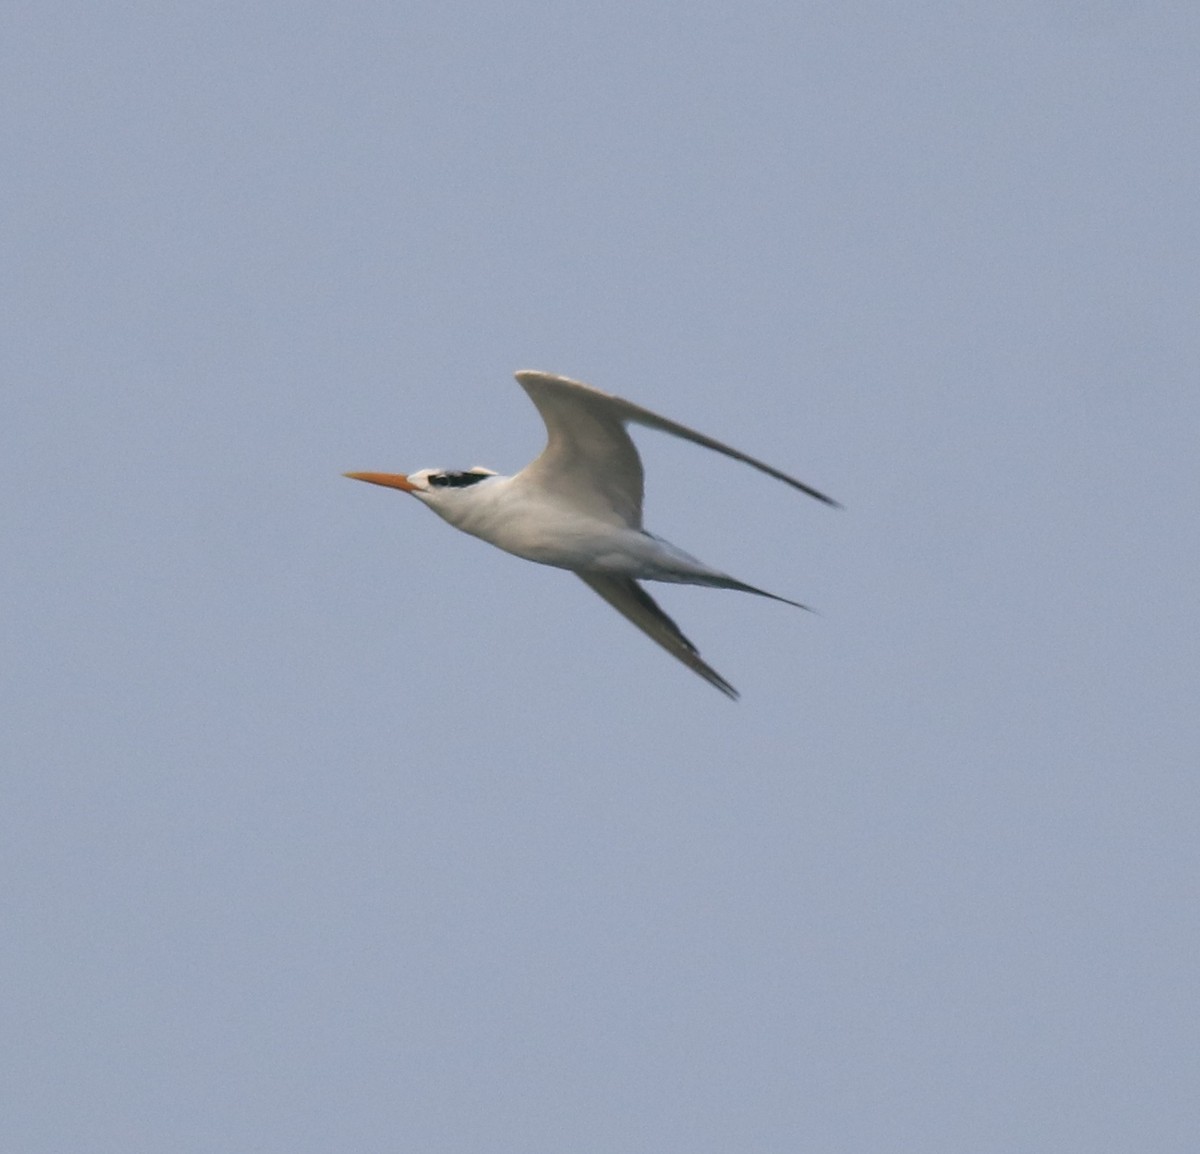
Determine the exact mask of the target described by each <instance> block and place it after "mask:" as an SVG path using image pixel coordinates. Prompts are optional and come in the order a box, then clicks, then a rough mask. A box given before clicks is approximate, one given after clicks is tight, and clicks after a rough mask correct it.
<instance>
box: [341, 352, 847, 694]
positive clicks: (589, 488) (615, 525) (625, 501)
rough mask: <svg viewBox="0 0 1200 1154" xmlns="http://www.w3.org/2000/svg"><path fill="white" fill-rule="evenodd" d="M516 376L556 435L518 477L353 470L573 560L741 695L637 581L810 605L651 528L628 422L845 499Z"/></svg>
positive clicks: (708, 442)
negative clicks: (708, 561)
mask: <svg viewBox="0 0 1200 1154" xmlns="http://www.w3.org/2000/svg"><path fill="white" fill-rule="evenodd" d="M516 378H517V381H518V382H519V383H520V385H521V387H522V388H523V389H524V390H525V392H526V393H528V394H529V399H530V400H531V401H533V403H534V404H535V405H536V406H537V410H538V412H539V413H540V414H541V416H542V420H543V421H545V423H546V432H547V434H548V439H547V443H546V447H545V449H544V450H543V451H542V453H541V455H540V456H539V457H538V458H537V459H536V460H535V461H533V462H531V463H530V464H528V465H526V466H525V468H524V469H522V470H521V471H520V472H519V473H517V475H516V476H515V477H504V476H501V475H500V474H498V473H495V472H493V471H492V470H491V469H484V468H482V467H480V466H476V467H474V468H472V469H467V470H465V471H463V472H447V471H445V470H443V469H422V470H420V472H417V473H409V474H403V473H346V474H345V476H347V477H352V478H353V479H354V480H356V481H369V482H371V483H372V484H374V485H386V486H388V487H390V488H393V489H400V490H402V491H403V492H405V493H411V494H412V495H413V496H414V497H416V498H417V500H419V501H421V502H422V503H423V504H425V505H428V506H429V508H430V509H432V510H433V511H434V512H435V513H436V514H437V515H438V516H439V517H441V518H442V519H443V520H446V521H449V522H450V524H451V525H453V526H454V527H455V528H456V529H461V530H462V531H463V532H464V533H470V534H471V535H472V536H475V537H480V538H482V539H483V540H484V541H487V542H489V543H490V544H492V545H495V546H497V548H500V549H503V550H504V551H505V552H507V553H514V554H516V555H517V556H518V557H524V558H526V559H527V560H529V561H537V562H538V563H540V564H542V565H553V566H555V567H557V568H559V569H569V570H570V571H571V572H572V573H574V574H576V575H577V576H578V577H579V578H580V579H581V580H582V581H583V582H584V583H585V584H587V585H589V586H590V587H591V588H592V589H594V590H595V591H596V592H597V593H599V594H600V596H601V597H603V598H604V600H605V601H607V602H608V603H609V604H610V605H611V606H612V607H613V608H614V609H616V610H617V611H618V612H619V613H623V614H624V615H625V616H626V617H627V618H628V619H629V620H630V621H632V622H633V624H634V625H636V626H637V627H638V628H639V629H641V630H642V631H643V632H644V633H645V634H646V635H647V636H649V637H651V638H652V639H653V640H654V641H657V642H658V644H659V645H661V646H662V647H663V648H664V649H665V650H666V651H667V652H668V653H670V654H671V655H672V656H673V657H676V658H678V659H679V660H680V661H682V662H683V664H684V665H686V666H687V667H688V668H689V669H692V670H694V671H695V672H696V673H698V674H699V675H700V676H701V677H703V678H704V679H705V680H706V681H708V682H709V683H710V684H712V685H715V686H716V687H717V688H718V689H719V690H721V692H722V693H725V694H728V696H730V697H732V698H735V699H736V698H737V696H738V693H737V690H736V689H734V688H733V686H732V685H730V684H729V682H728V681H726V680H725V679H724V678H723V677H722V676H721V675H720V674H719V673H717V671H716V670H715V669H713V668H711V667H710V666H709V665H706V664H705V663H704V662H703V661H701V659H700V654H699V652H698V651H697V649H696V647H695V646H694V645H693V644H692V643H691V642H690V641H689V640H688V639H687V638H686V637H685V636H684V635H683V633H682V632H680V629H679V626H677V625H676V624H675V622H674V621H672V620H671V618H670V617H668V616H667V615H666V614H665V613H664V612H663V611H662V610H661V609H660V608H659V607H658V605H657V604H656V603H655V602H654V600H653V599H652V598H651V597H650V595H649V594H648V593H647V592H646V591H645V590H644V589H643V588H642V587H641V586H640V585H639V584H638V582H639V581H671V582H677V583H683V584H688V585H712V586H716V587H718V588H721V589H740V590H741V591H742V592H744V593H755V594H757V595H758V596H760V597H770V598H771V599H772V600H773V601H783V602H785V603H786V604H788V605H795V606H796V607H797V608H799V609H805V608H807V606H804V605H801V604H800V603H799V602H797V601H789V600H788V599H787V598H786V597H778V596H776V595H775V594H774V593H768V592H766V590H764V589H756V588H755V587H754V586H753V585H747V584H746V583H745V582H743V581H738V580H737V579H736V578H733V577H730V576H729V575H728V574H727V573H721V572H720V571H718V570H716V569H712V568H710V567H709V566H707V565H705V564H704V563H703V562H702V561H698V560H697V559H696V558H695V557H692V556H690V555H689V554H687V553H685V552H684V551H683V550H682V549H677V548H676V547H675V546H674V545H672V544H670V543H669V542H667V541H664V540H663V539H662V538H661V537H655V536H653V535H652V534H650V533H647V532H646V531H645V530H644V529H643V528H642V491H643V483H642V462H641V459H640V458H639V457H638V452H637V449H636V448H635V447H634V444H633V441H632V440H631V439H630V436H629V433H628V432H627V431H626V429H625V426H626V425H627V424H636V425H645V426H646V427H647V428H651V429H658V430H660V431H661V432H664V433H671V434H673V435H674V436H676V437H682V438H683V439H684V440H687V441H692V442H694V443H695V444H697V445H703V446H704V447H705V448H707V449H714V450H716V451H717V452H718V453H724V454H725V455H726V456H727V457H733V458H734V459H735V460H738V461H744V462H745V463H746V464H747V465H753V466H754V468H756V469H760V470H762V472H764V473H767V474H768V475H770V476H772V477H775V478H777V479H778V480H780V481H784V482H786V483H787V484H789V485H791V486H792V487H793V488H796V489H799V490H800V491H801V492H802V493H807V494H808V495H809V496H810V497H815V498H816V499H817V500H818V501H823V502H824V503H825V504H826V505H833V506H835V507H836V506H837V502H836V501H834V500H833V499H832V498H830V497H827V496H825V494H824V493H820V492H818V491H817V490H816V489H813V488H811V487H810V486H808V485H805V484H803V483H802V482H800V481H797V480H796V478H795V477H789V476H788V475H787V474H786V473H782V472H780V471H779V470H778V469H773V468H772V467H771V466H770V465H767V464H764V463H763V462H762V461H758V460H755V458H754V457H751V456H748V455H747V454H746V453H741V452H738V450H737V449H732V448H730V447H729V446H728V445H723V444H722V443H721V442H720V441H715V440H713V439H712V438H711V437H706V436H704V434H703V433H697V432H695V431H694V430H692V429H688V428H685V427H684V426H683V425H679V424H676V423H675V422H674V421H669V420H667V419H666V418H665V417H660V416H658V415H657V414H655V413H652V412H650V411H649V410H648V409H643V408H641V407H640V406H638V405H635V404H632V403H631V402H629V401H624V400H622V399H621V398H620V397H614V396H611V395H610V394H608V393H603V392H601V391H600V390H599V389H596V388H593V387H592V386H591V385H585V384H582V383H581V382H579V381H572V380H570V379H568V378H567V377H556V376H553V375H551V374H549V373H538V372H529V371H523V372H519V373H517V374H516Z"/></svg>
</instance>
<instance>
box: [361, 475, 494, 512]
mask: <svg viewBox="0 0 1200 1154" xmlns="http://www.w3.org/2000/svg"><path fill="white" fill-rule="evenodd" d="M343 475H344V476H346V477H350V478H352V479H353V480H355V481H369V482H370V483H371V484H372V485H385V486H386V487H387V488H389V489H399V490H401V492H404V493H411V494H412V495H413V496H414V497H416V498H418V499H419V500H420V501H422V502H424V503H425V504H426V505H430V506H432V507H433V508H435V509H438V508H439V507H442V508H444V507H445V506H446V505H447V504H450V503H453V502H454V501H457V500H458V499H459V498H460V497H461V495H462V494H463V493H464V492H466V491H467V490H468V489H470V487H471V486H472V485H477V484H478V483H479V482H480V481H485V480H487V478H488V477H495V476H497V475H498V474H497V473H495V472H494V471H493V470H491V469H485V468H484V467H483V466H482V465H476V466H474V468H471V469H465V470H463V471H462V472H454V471H452V470H448V469H421V470H420V471H419V472H416V473H408V474H405V473H345V474H343Z"/></svg>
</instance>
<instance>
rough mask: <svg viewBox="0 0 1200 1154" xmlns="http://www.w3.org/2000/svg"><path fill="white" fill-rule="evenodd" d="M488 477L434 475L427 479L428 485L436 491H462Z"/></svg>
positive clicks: (480, 475) (452, 474)
mask: <svg viewBox="0 0 1200 1154" xmlns="http://www.w3.org/2000/svg"><path fill="white" fill-rule="evenodd" d="M488 476H490V474H488V473H434V474H433V476H431V477H430V478H429V483H430V484H431V485H433V486H434V488H436V489H444V488H450V489H463V488H466V486H467V485H474V484H475V482H476V481H482V480H485V479H486V478H487V477H488Z"/></svg>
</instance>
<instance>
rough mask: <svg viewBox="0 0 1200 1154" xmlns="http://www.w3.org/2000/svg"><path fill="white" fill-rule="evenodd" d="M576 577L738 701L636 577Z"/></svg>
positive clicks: (581, 575)
mask: <svg viewBox="0 0 1200 1154" xmlns="http://www.w3.org/2000/svg"><path fill="white" fill-rule="evenodd" d="M576 576H578V578H579V579H580V580H581V581H582V582H584V584H586V585H589V586H591V588H593V589H594V590H595V591H596V592H597V593H599V594H600V596H601V597H603V598H604V600H605V601H607V602H608V603H609V604H610V605H611V606H612V607H613V608H614V609H615V610H616V611H617V612H618V613H621V614H623V615H624V616H625V617H627V618H628V619H629V620H630V621H632V622H633V623H634V625H636V626H637V627H638V628H639V629H640V630H641V631H642V632H643V633H645V634H646V636H647V637H649V638H651V639H652V640H654V641H657V642H658V644H659V645H661V646H662V647H663V648H664V649H665V650H666V651H667V652H668V653H669V654H670V655H671V656H672V657H675V658H678V659H679V660H680V661H682V662H683V663H684V665H686V666H687V667H688V668H689V669H691V670H693V671H694V672H696V673H698V674H700V676H701V677H703V678H704V680H705V681H707V682H708V683H709V685H715V686H716V687H717V688H718V689H719V690H720V691H721V692H722V693H724V694H725V695H726V696H728V697H732V698H733V700H734V701H736V700H737V698H738V691H737V690H736V689H734V687H733V686H732V685H730V684H729V682H728V681H726V680H725V678H723V677H722V676H721V675H720V674H719V673H718V672H717V671H716V670H715V669H713V668H712V666H710V665H706V664H705V663H704V662H703V661H701V660H700V654H699V653H698V652H697V651H696V647H695V646H694V645H693V644H692V643H691V642H690V641H689V640H688V639H687V638H686V637H684V635H683V633H682V632H680V629H679V626H678V625H676V624H675V622H674V621H672V620H671V619H670V618H669V617H668V616H667V615H666V614H665V613H664V612H663V611H662V610H661V609H660V608H659V607H658V603H657V602H656V601H655V600H654V598H653V597H651V596H650V594H649V593H647V592H646V590H645V589H643V588H642V587H641V586H640V585H639V584H638V583H637V582H636V581H634V580H633V578H631V577H599V576H597V575H596V574H594V573H578V574H576Z"/></svg>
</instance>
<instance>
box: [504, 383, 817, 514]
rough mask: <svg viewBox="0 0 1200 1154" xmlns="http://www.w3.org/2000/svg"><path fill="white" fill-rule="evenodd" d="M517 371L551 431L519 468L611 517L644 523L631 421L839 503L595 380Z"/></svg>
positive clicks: (593, 511) (639, 468)
mask: <svg viewBox="0 0 1200 1154" xmlns="http://www.w3.org/2000/svg"><path fill="white" fill-rule="evenodd" d="M516 377H517V381H518V382H519V383H520V385H521V387H522V388H523V389H524V390H525V392H526V393H528V394H529V399H530V400H532V401H533V403H534V404H535V405H536V406H537V410H538V412H539V413H541V415H542V420H543V421H545V422H546V431H547V433H548V440H547V442H546V448H545V449H544V450H543V452H542V454H541V456H540V457H538V458H537V460H535V461H534V462H533V463H532V464H530V465H529V466H527V467H526V468H525V469H524V470H522V472H521V473H520V474H518V475H519V476H523V477H526V478H528V479H529V480H530V481H533V482H535V483H537V484H538V485H539V486H544V487H546V488H548V489H549V490H551V491H557V492H562V493H563V494H564V495H565V496H566V497H567V498H568V499H569V500H570V501H571V503H572V504H575V505H578V506H580V507H582V508H585V509H586V510H587V511H588V512H589V513H591V514H593V515H595V516H598V517H600V518H602V519H604V520H607V521H609V522H611V523H614V524H623V525H626V526H629V527H630V528H635V529H640V528H641V525H642V489H643V483H642V463H641V460H640V459H639V458H638V454H637V449H636V448H635V447H634V444H633V441H632V440H631V439H630V437H629V434H628V433H627V432H626V430H625V425H626V424H627V423H632V424H636V425H644V426H645V427H646V428H648V429H658V430H659V431H660V432H663V433H670V434H671V435H672V436H674V437H681V438H682V439H683V440H685V441H691V442H692V443H693V444H696V445H702V446H703V447H704V448H706V449H712V450H714V451H715V452H717V453H724V455H725V456H727V457H732V458H733V459H734V460H735V461H742V462H744V463H745V464H747V465H751V466H753V467H754V468H755V469H758V470H760V471H761V472H763V473H766V474H767V476H769V477H774V478H776V479H777V480H779V481H783V482H784V483H785V484H787V485H791V486H792V488H794V489H799V490H800V492H802V493H807V494H808V495H809V496H810V497H815V498H816V499H817V500H818V501H823V502H824V503H825V504H826V505H834V506H836V505H837V502H836V501H835V500H833V499H832V498H831V497H827V496H826V495H825V494H824V493H821V492H819V491H818V490H816V489H814V488H812V487H811V486H809V485H806V484H804V482H803V481H798V480H796V478H795V477H791V476H788V474H787V473H783V472H781V471H780V470H779V469H775V468H773V467H772V466H770V465H768V464H766V462H764V461H760V460H758V459H757V458H755V457H751V456H749V455H748V454H746V453H743V452H740V451H739V450H737V449H734V448H731V447H730V446H729V445H725V444H722V442H720V441H716V440H714V439H713V438H712V437H706V436H705V435H704V434H703V433H697V432H696V431H695V429H689V428H687V426H685V425H680V424H677V423H676V422H675V421H669V420H667V418H666V417H660V416H659V415H658V414H657V413H652V412H650V410H649V409H643V408H642V407H641V406H640V405H635V404H633V403H632V402H631V401H625V400H622V399H621V398H620V397H614V396H612V395H611V394H609V393H604V392H601V391H600V390H599V389H595V388H592V386H591V385H585V384H583V383H582V382H580V381H572V380H570V379H569V378H567V377H556V376H553V375H552V374H550V373H537V372H532V371H529V370H523V371H522V372H519V373H517V374H516Z"/></svg>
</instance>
